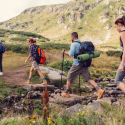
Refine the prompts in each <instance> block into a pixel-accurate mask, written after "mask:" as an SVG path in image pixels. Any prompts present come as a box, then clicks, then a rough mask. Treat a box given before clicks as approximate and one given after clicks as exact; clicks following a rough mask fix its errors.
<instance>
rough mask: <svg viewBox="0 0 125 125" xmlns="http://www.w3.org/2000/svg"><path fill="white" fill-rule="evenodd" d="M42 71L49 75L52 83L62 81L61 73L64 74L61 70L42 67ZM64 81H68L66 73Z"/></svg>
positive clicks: (63, 76)
mask: <svg viewBox="0 0 125 125" xmlns="http://www.w3.org/2000/svg"><path fill="white" fill-rule="evenodd" d="M40 70H41V72H42V73H46V74H47V75H48V77H49V79H50V82H51V83H55V82H58V81H59V80H61V73H62V71H61V70H58V69H54V68H51V67H44V66H40ZM62 79H63V80H64V79H65V80H66V79H67V77H66V76H65V72H63V75H62Z"/></svg>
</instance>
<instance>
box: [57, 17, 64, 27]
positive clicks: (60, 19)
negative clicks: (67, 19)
mask: <svg viewBox="0 0 125 125" xmlns="http://www.w3.org/2000/svg"><path fill="white" fill-rule="evenodd" d="M63 21H64V17H63V15H60V16H59V17H58V21H57V23H58V24H59V25H63V24H64V22H63Z"/></svg>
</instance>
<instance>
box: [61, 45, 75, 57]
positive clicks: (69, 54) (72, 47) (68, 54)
mask: <svg viewBox="0 0 125 125" xmlns="http://www.w3.org/2000/svg"><path fill="white" fill-rule="evenodd" d="M63 52H64V54H66V55H67V56H74V54H75V45H74V44H71V47H70V50H69V52H66V51H64V50H62V53H63Z"/></svg>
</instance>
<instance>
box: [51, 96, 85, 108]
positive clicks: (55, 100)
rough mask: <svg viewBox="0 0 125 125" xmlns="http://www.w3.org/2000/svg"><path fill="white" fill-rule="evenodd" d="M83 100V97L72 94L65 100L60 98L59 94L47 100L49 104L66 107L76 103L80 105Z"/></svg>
mask: <svg viewBox="0 0 125 125" xmlns="http://www.w3.org/2000/svg"><path fill="white" fill-rule="evenodd" d="M84 100H85V97H84V96H78V95H74V94H70V98H65V97H62V96H60V94H55V95H54V96H53V98H51V97H50V98H49V102H50V103H56V104H61V105H66V106H72V105H74V104H76V103H81V102H83V101H84Z"/></svg>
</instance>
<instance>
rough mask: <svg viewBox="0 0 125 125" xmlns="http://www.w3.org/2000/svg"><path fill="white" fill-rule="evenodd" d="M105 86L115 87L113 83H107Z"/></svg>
mask: <svg viewBox="0 0 125 125" xmlns="http://www.w3.org/2000/svg"><path fill="white" fill-rule="evenodd" d="M107 87H116V85H115V84H107Z"/></svg>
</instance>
